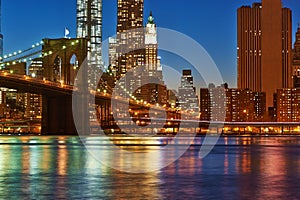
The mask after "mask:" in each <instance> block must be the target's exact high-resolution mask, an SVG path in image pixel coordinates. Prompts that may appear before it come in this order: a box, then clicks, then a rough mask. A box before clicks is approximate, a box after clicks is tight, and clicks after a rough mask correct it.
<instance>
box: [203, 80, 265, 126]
mask: <svg viewBox="0 0 300 200" xmlns="http://www.w3.org/2000/svg"><path fill="white" fill-rule="evenodd" d="M200 113H201V115H200V119H201V120H204V121H224V120H225V121H227V122H261V121H264V120H265V117H266V94H265V93H263V92H254V91H251V90H248V89H236V88H228V87H227V86H225V85H222V86H218V87H209V88H201V89H200Z"/></svg>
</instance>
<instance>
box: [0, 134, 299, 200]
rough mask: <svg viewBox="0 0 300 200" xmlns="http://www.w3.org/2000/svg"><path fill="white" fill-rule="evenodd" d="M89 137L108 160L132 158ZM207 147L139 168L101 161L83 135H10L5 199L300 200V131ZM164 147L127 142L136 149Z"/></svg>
mask: <svg viewBox="0 0 300 200" xmlns="http://www.w3.org/2000/svg"><path fill="white" fill-rule="evenodd" d="M86 140H88V141H90V142H91V144H92V145H90V146H91V147H92V148H95V149H98V150H100V151H99V153H100V152H102V153H103V154H107V156H106V157H105V159H113V160H114V162H117V163H120V164H121V165H122V164H126V160H121V159H123V158H121V157H114V156H113V155H112V154H109V153H108V152H107V151H109V148H108V147H107V145H106V146H105V144H98V145H97V142H95V143H93V140H94V139H93V138H87V139H86ZM95 140H96V139H95ZM97 140H98V139H97ZM126 140H127V139H126V138H124V139H120V138H119V139H117V140H116V141H122V142H124V143H126ZM164 140H166V139H164V138H158V139H156V141H160V142H162V143H163V142H164ZM202 140H203V138H197V139H196V142H195V144H197V142H199V143H201V141H202ZM126 144H130V142H129V143H126ZM200 146H201V145H193V146H191V147H189V149H188V150H187V151H186V152H185V153H184V154H183V156H182V157H181V158H180V159H178V160H176V161H175V162H174V163H172V164H170V165H169V166H167V167H164V168H162V169H160V170H158V171H155V172H149V173H139V174H136V173H126V172H122V171H119V170H116V169H112V168H110V167H109V166H105V165H104V164H101V162H99V160H97V158H95V156H94V155H92V154H91V153H90V152H89V151H87V150H86V147H85V146H84V145H83V144H82V142H81V140H80V139H79V138H78V137H45V136H42V137H25V136H20V137H6V136H2V137H0V155H1V156H0V199H151V200H152V199H272V200H274V199H300V137H221V138H220V139H219V141H218V143H217V145H216V146H215V147H214V148H213V150H212V151H211V152H210V154H209V155H208V156H206V157H205V158H204V159H200V158H199V150H200ZM118 148H119V147H118ZM120 148H121V147H120ZM122 148H123V147H122ZM163 148H164V146H156V145H152V146H151V145H149V147H147V144H144V145H142V146H138V145H128V146H126V150H128V151H131V150H132V151H133V152H136V153H141V152H143V153H147V152H148V151H149V152H150V151H153V150H162V149H163ZM101 149H102V151H101ZM174 151H176V150H175V149H174ZM102 153H101V154H102ZM151 162H156V161H155V159H154V160H151V159H150V160H148V161H146V163H137V164H138V165H140V166H145V167H147V165H151ZM127 163H128V161H127Z"/></svg>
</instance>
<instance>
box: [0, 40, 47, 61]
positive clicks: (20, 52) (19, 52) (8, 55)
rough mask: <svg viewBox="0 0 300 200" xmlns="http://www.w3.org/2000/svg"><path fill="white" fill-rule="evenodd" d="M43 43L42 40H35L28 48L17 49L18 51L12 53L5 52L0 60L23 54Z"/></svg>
mask: <svg viewBox="0 0 300 200" xmlns="http://www.w3.org/2000/svg"><path fill="white" fill-rule="evenodd" d="M43 44H44V43H43V41H40V42H37V43H35V44H33V45H31V47H29V48H27V49H25V50H19V51H15V52H13V53H9V54H5V55H4V56H3V57H0V61H3V60H7V59H9V58H13V57H16V56H19V55H21V54H24V53H26V52H28V51H31V50H33V49H35V48H37V47H40V46H41V45H43Z"/></svg>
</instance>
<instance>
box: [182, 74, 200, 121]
mask: <svg viewBox="0 0 300 200" xmlns="http://www.w3.org/2000/svg"><path fill="white" fill-rule="evenodd" d="M178 105H179V108H180V109H181V110H182V111H186V112H187V113H191V114H193V115H195V116H198V115H199V101H198V96H197V95H196V88H195V87H194V78H193V76H192V70H183V71H182V77H181V84H180V87H179V88H178Z"/></svg>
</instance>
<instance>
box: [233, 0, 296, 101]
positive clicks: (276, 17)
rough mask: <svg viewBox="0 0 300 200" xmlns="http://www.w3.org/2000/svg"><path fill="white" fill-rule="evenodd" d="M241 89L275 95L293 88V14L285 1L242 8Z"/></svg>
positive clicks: (269, 96) (270, 98)
mask: <svg viewBox="0 0 300 200" xmlns="http://www.w3.org/2000/svg"><path fill="white" fill-rule="evenodd" d="M237 20H238V87H239V88H241V89H250V90H252V91H258V92H266V105H267V107H272V106H273V93H275V92H276V90H277V89H279V88H286V87H292V73H291V58H292V57H291V56H292V55H291V54H292V34H291V32H292V25H291V23H292V15H291V10H290V9H288V8H282V4H281V0H262V3H254V4H253V5H252V7H250V6H242V7H241V8H239V9H238V19H237Z"/></svg>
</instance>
